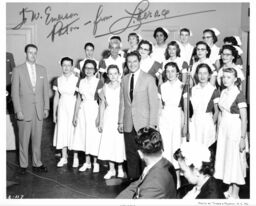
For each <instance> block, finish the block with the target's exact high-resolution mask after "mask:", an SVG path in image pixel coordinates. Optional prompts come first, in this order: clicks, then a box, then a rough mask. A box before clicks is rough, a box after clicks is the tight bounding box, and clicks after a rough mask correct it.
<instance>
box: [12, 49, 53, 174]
mask: <svg viewBox="0 0 256 206" xmlns="http://www.w3.org/2000/svg"><path fill="white" fill-rule="evenodd" d="M37 50H38V48H37V46H36V45H34V44H28V45H26V47H25V53H26V62H25V63H24V64H22V65H20V66H17V67H16V68H14V70H13V76H12V100H13V105H14V111H15V114H16V116H17V122H18V128H19V162H20V169H21V173H22V174H25V172H26V169H27V167H28V148H29V140H30V136H31V141H32V166H33V167H32V168H33V171H37V172H47V168H46V166H44V165H43V163H42V162H41V137H42V126H43V118H47V117H48V114H49V86H48V80H47V73H46V69H45V68H44V67H43V66H40V65H38V64H36V55H37Z"/></svg>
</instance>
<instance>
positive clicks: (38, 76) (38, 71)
mask: <svg viewBox="0 0 256 206" xmlns="http://www.w3.org/2000/svg"><path fill="white" fill-rule="evenodd" d="M35 67H36V86H35V91H36V90H37V87H38V86H39V82H40V69H38V65H37V64H35Z"/></svg>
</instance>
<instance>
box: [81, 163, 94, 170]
mask: <svg viewBox="0 0 256 206" xmlns="http://www.w3.org/2000/svg"><path fill="white" fill-rule="evenodd" d="M91 168H92V165H91V164H87V163H84V164H83V166H82V167H80V168H79V171H80V172H84V171H85V170H87V169H91Z"/></svg>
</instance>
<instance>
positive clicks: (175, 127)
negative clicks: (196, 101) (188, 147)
mask: <svg viewBox="0 0 256 206" xmlns="http://www.w3.org/2000/svg"><path fill="white" fill-rule="evenodd" d="M181 95H182V83H181V82H180V81H179V80H178V79H177V80H176V82H175V83H174V84H173V85H171V84H170V82H169V81H167V82H165V83H163V84H162V85H161V96H162V100H163V101H164V107H163V109H162V111H161V114H160V118H159V129H160V133H161V135H162V139H163V147H164V153H163V156H164V157H165V158H166V159H168V160H169V161H170V162H172V164H173V165H174V167H175V168H178V162H177V161H176V160H174V158H173V154H174V152H175V151H176V150H177V149H179V148H180V145H181V112H182V111H181V108H180V107H179V103H180V100H181Z"/></svg>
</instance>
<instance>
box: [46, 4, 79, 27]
mask: <svg viewBox="0 0 256 206" xmlns="http://www.w3.org/2000/svg"><path fill="white" fill-rule="evenodd" d="M51 10H52V8H51V7H50V6H47V7H46V9H45V14H46V18H45V25H49V24H50V23H54V22H59V21H64V20H68V19H72V18H73V17H77V16H78V13H66V14H58V15H57V17H53V16H52V14H51Z"/></svg>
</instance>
